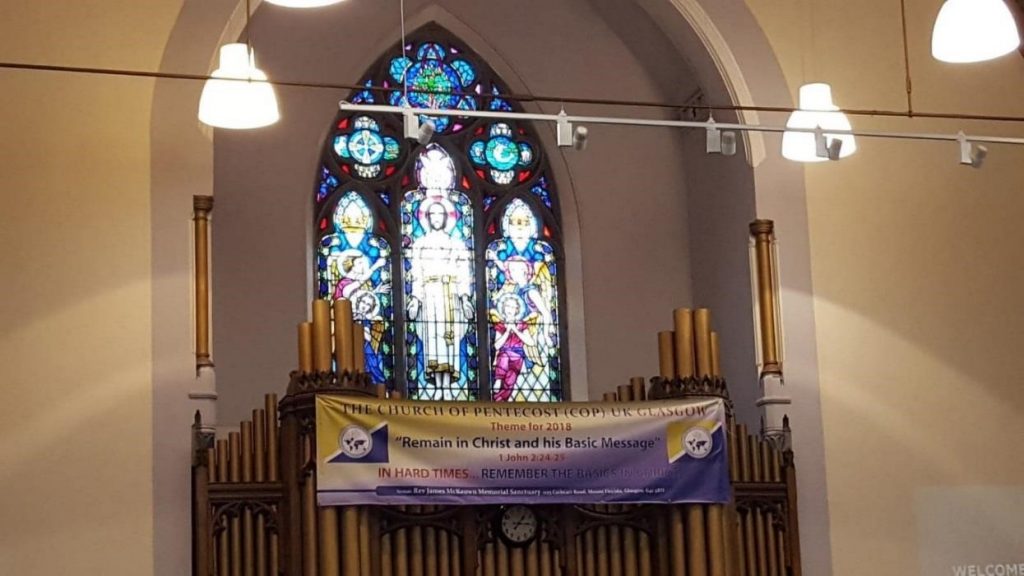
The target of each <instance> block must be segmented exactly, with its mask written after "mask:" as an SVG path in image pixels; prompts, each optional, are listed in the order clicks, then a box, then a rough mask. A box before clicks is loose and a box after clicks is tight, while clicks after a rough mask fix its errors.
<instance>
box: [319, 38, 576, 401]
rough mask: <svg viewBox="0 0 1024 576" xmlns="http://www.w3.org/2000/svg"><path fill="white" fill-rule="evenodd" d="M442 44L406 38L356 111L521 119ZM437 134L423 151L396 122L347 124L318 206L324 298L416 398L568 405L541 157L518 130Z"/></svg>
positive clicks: (503, 126) (328, 161)
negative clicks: (343, 309)
mask: <svg viewBox="0 0 1024 576" xmlns="http://www.w3.org/2000/svg"><path fill="white" fill-rule="evenodd" d="M438 36H441V37H444V36H445V33H443V32H440V33H439V34H432V33H430V31H420V32H418V33H416V34H413V35H410V37H411V38H412V40H411V41H410V42H409V43H408V44H406V45H405V46H404V50H403V47H402V46H398V47H396V48H394V49H393V50H392V51H391V52H390V53H389V54H387V55H386V56H385V57H384V58H382V60H381V61H380V62H378V64H377V65H376V66H375V67H374V68H373V69H372V70H371V72H370V73H369V74H367V76H365V77H364V78H363V79H362V80H361V81H360V83H359V86H360V87H361V88H359V89H357V90H355V91H353V93H352V94H351V95H350V97H349V98H348V100H349V101H351V102H361V103H385V102H387V103H391V104H397V105H405V104H408V105H410V106H413V107H416V108H424V109H430V108H433V109H437V108H451V109H462V110H476V109H489V110H507V111H512V110H517V109H518V108H517V107H516V106H514V105H513V104H512V103H511V102H510V101H509V100H507V99H505V98H503V97H502V96H501V95H502V94H504V93H507V90H504V89H503V88H502V87H501V83H500V81H498V80H497V79H496V77H495V76H494V74H493V72H492V71H490V70H489V69H488V68H487V67H486V66H482V65H481V64H480V61H479V58H478V57H477V56H476V55H474V54H472V53H471V52H469V51H467V50H465V49H464V48H463V47H461V46H459V45H458V42H456V41H451V40H449V41H443V40H438V39H437V37H438ZM374 86H383V87H384V88H386V90H387V91H385V92H377V91H373V90H371V88H373V87H374ZM406 87H407V88H408V91H407V89H406ZM431 120H433V121H434V122H435V124H436V126H437V133H436V134H435V136H434V139H433V142H432V143H430V144H428V145H426V146H417V145H416V143H415V142H414V141H409V140H405V139H404V138H403V137H402V134H401V122H400V121H395V120H394V119H390V118H388V117H386V116H378V115H375V114H366V113H361V112H355V113H353V112H339V114H338V116H337V118H336V119H335V124H334V126H335V130H334V132H333V133H332V134H331V136H330V137H329V138H328V139H327V142H326V143H325V148H324V150H325V151H324V161H323V164H324V166H323V168H322V169H321V172H320V173H318V179H317V185H316V191H315V197H316V200H317V210H318V212H317V214H316V215H315V218H316V220H314V222H315V223H317V226H318V228H317V229H318V230H319V231H320V232H319V235H318V243H317V246H316V279H317V283H318V292H319V295H320V297H321V298H325V299H329V300H333V299H336V298H342V297H343V298H348V299H350V300H351V301H352V302H353V311H354V314H355V316H356V318H357V320H358V321H359V322H360V323H361V324H362V325H363V328H364V334H363V336H364V351H365V352H366V358H367V366H366V370H367V372H368V373H369V374H370V375H371V377H372V379H373V380H374V381H375V382H384V383H387V384H388V385H389V387H397V388H400V389H402V390H403V391H405V392H406V393H407V394H408V396H409V397H410V398H415V399H421V400H474V399H484V400H488V399H489V400H495V401H554V400H560V399H563V398H564V394H563V389H564V382H563V374H562V366H563V364H564V354H565V353H564V342H563V338H564V327H563V323H562V320H561V316H560V310H561V309H562V308H563V307H564V303H563V302H562V300H561V298H562V297H561V296H560V294H561V292H560V289H559V287H560V282H561V279H560V278H559V276H558V273H559V267H558V262H559V258H558V256H557V254H558V253H559V245H558V241H559V239H558V238H557V236H555V235H554V234H552V230H558V229H559V227H558V224H557V222H558V221H557V202H556V195H555V189H554V185H553V183H552V181H551V179H550V177H549V176H548V174H547V163H546V159H545V158H544V155H543V151H542V150H541V148H540V147H539V145H538V144H536V142H537V140H536V138H535V136H534V135H533V133H532V131H531V130H530V129H528V127H527V126H523V125H516V123H513V122H507V121H493V120H491V121H488V120H485V119H472V118H467V117H458V116H453V117H447V118H445V117H437V116H431Z"/></svg>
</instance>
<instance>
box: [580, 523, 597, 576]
mask: <svg viewBox="0 0 1024 576" xmlns="http://www.w3.org/2000/svg"><path fill="white" fill-rule="evenodd" d="M595 552H596V551H595V542H594V530H593V528H591V529H590V530H587V531H586V532H585V533H584V534H583V553H584V564H583V565H584V566H585V567H586V569H587V572H586V573H587V574H588V575H591V576H593V575H596V574H597V554H596V553H595Z"/></svg>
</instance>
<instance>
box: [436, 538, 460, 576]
mask: <svg viewBox="0 0 1024 576" xmlns="http://www.w3.org/2000/svg"><path fill="white" fill-rule="evenodd" d="M437 539H438V544H437V549H438V553H439V558H438V560H439V562H438V567H437V571H438V573H440V574H441V576H450V574H451V570H452V568H451V565H452V556H451V549H452V543H451V534H449V533H448V531H447V530H438V531H437ZM455 561H456V562H458V561H459V559H458V557H457V556H456V558H455Z"/></svg>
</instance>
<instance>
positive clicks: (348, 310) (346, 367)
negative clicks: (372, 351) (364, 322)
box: [334, 298, 356, 374]
mask: <svg viewBox="0 0 1024 576" xmlns="http://www.w3.org/2000/svg"><path fill="white" fill-rule="evenodd" d="M352 322H353V320H352V302H350V301H348V300H346V299H344V298H341V299H338V300H335V301H334V359H335V361H337V363H338V373H339V374H340V373H341V372H349V373H352V372H354V371H355V368H356V357H355V350H353V347H352V340H353V338H352Z"/></svg>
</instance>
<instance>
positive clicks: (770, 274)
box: [750, 220, 782, 374]
mask: <svg viewBox="0 0 1024 576" xmlns="http://www.w3.org/2000/svg"><path fill="white" fill-rule="evenodd" d="M750 234H751V235H752V236H753V237H754V259H755V262H756V268H757V271H756V274H757V306H758V320H759V321H760V322H759V333H760V335H761V362H762V366H761V372H762V374H765V373H776V374H779V373H781V372H782V366H781V365H780V359H779V344H778V341H777V339H776V338H777V335H778V328H777V326H776V325H775V311H776V303H777V298H778V295H777V294H775V270H774V266H775V262H774V260H773V257H772V242H773V241H774V239H775V223H774V222H772V221H771V220H754V221H753V222H751V223H750Z"/></svg>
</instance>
